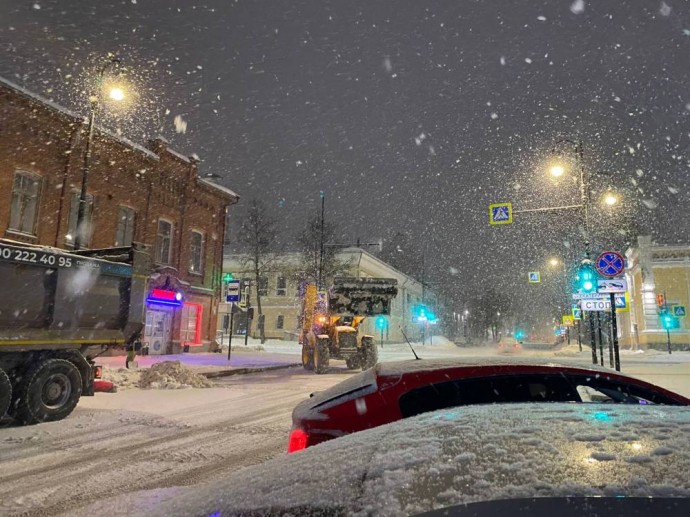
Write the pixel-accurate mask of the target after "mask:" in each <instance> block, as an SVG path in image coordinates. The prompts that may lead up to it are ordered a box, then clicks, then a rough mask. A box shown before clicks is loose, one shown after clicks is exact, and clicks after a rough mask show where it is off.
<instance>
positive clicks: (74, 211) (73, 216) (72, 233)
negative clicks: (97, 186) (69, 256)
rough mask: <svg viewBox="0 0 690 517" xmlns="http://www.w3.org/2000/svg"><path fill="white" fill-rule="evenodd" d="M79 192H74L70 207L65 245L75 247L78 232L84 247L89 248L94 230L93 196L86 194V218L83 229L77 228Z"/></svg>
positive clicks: (83, 220)
mask: <svg viewBox="0 0 690 517" xmlns="http://www.w3.org/2000/svg"><path fill="white" fill-rule="evenodd" d="M80 195H81V194H80V193H79V192H72V199H71V202H70V206H69V223H68V225H67V235H65V243H66V244H67V245H68V246H74V240H75V239H76V237H77V232H78V231H79V232H81V233H80V237H81V245H82V247H88V246H89V245H90V244H91V235H92V234H93V228H92V227H91V217H92V214H93V196H92V195H91V194H86V207H85V208H84V218H83V219H82V224H81V228H77V218H78V216H79V197H80Z"/></svg>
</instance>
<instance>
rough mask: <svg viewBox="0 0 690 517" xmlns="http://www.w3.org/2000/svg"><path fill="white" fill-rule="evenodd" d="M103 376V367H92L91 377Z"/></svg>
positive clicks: (98, 377)
mask: <svg viewBox="0 0 690 517" xmlns="http://www.w3.org/2000/svg"><path fill="white" fill-rule="evenodd" d="M102 376H103V367H102V366H94V367H93V378H94V379H100V378H101V377H102Z"/></svg>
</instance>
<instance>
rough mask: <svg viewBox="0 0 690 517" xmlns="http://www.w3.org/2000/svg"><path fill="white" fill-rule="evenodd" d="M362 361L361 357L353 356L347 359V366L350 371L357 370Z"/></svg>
mask: <svg viewBox="0 0 690 517" xmlns="http://www.w3.org/2000/svg"><path fill="white" fill-rule="evenodd" d="M360 363H361V361H360V360H359V356H356V355H355V356H352V357H348V358H347V359H345V364H346V365H347V369H348V370H356V369H357V368H359V365H360Z"/></svg>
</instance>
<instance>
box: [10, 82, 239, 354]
mask: <svg viewBox="0 0 690 517" xmlns="http://www.w3.org/2000/svg"><path fill="white" fill-rule="evenodd" d="M92 142H93V144H92V148H91V149H92V154H91V159H90V161H89V164H90V172H89V175H88V188H87V192H88V194H87V206H86V210H85V214H84V218H83V222H84V224H83V225H81V227H80V228H77V210H78V204H79V197H80V188H81V182H82V176H83V171H84V156H85V144H86V125H85V123H84V119H83V117H81V116H79V115H77V114H75V113H73V112H70V111H69V110H66V109H64V108H62V107H61V106H58V105H55V104H54V103H52V102H50V101H48V100H46V99H43V98H41V97H39V96H37V95H35V94H33V93H31V92H29V91H27V90H25V89H23V88H21V87H19V86H17V85H14V84H12V83H11V82H9V81H5V80H2V79H0V235H2V236H3V237H4V238H8V239H13V240H16V241H21V242H27V243H32V244H41V245H47V246H54V247H58V248H63V249H73V248H74V245H75V244H74V242H75V237H76V235H77V232H80V236H81V242H82V248H111V247H119V246H129V245H130V244H131V243H132V242H133V241H134V242H141V243H144V244H147V245H149V246H150V247H151V250H152V253H153V257H152V258H153V263H154V264H155V265H154V267H153V270H152V271H151V273H150V278H149V291H148V296H147V299H148V302H147V315H146V327H145V331H144V336H143V342H144V345H145V346H146V347H147V349H148V352H149V353H152V354H162V353H174V352H178V351H180V350H204V349H208V348H209V346H210V344H211V342H212V341H213V340H214V339H215V332H216V327H217V317H218V303H219V296H220V291H221V278H220V276H221V268H222V255H223V238H224V232H225V221H226V215H227V211H228V208H229V206H230V205H232V204H234V203H236V202H237V201H238V199H239V198H238V196H237V195H236V194H235V193H234V192H232V191H231V190H229V189H226V188H224V187H221V186H219V185H216V184H214V183H211V182H209V181H207V180H205V179H202V178H200V177H199V175H198V161H197V160H195V159H193V158H189V157H186V156H183V155H181V154H179V153H177V152H175V151H174V150H172V149H170V148H169V147H168V143H167V142H166V141H165V140H164V139H162V138H157V139H155V140H151V141H149V142H148V145H147V146H145V147H144V146H140V145H137V144H135V143H133V142H130V141H129V140H127V139H125V138H121V137H118V136H116V135H113V134H110V133H109V132H107V131H105V130H102V129H99V128H96V130H95V132H94V137H93V140H92ZM171 293H172V295H173V298H174V295H175V294H177V293H180V295H181V296H182V300H181V301H179V303H174V302H178V300H173V303H171V300H170V299H169V298H170V296H171Z"/></svg>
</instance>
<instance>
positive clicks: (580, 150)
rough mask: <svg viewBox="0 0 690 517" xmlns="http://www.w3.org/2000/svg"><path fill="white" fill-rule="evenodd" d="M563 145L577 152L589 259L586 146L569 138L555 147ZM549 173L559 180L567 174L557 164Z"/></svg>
mask: <svg viewBox="0 0 690 517" xmlns="http://www.w3.org/2000/svg"><path fill="white" fill-rule="evenodd" d="M562 143H566V144H571V145H573V146H574V147H573V151H574V152H575V161H576V162H577V165H578V168H579V171H578V172H579V175H580V207H581V209H582V212H581V213H582V227H583V229H584V233H585V257H587V258H589V244H590V243H589V174H588V173H587V172H586V170H585V164H584V160H583V157H584V146H583V145H582V141H581V140H579V141H577V142H576V141H574V140H570V139H568V138H561V139H560V140H557V141H556V144H555V145H559V144H562ZM553 150H554V152H555V151H556V148H555V146H554V149H553ZM549 172H550V173H551V176H553V177H554V178H558V177H560V176H562V175H563V174H564V173H565V168H564V167H563V166H562V165H560V164H556V165H553V166H552V167H551V169H550V170H549Z"/></svg>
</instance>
